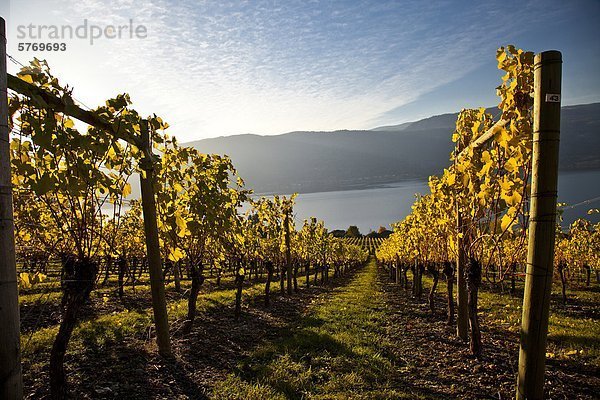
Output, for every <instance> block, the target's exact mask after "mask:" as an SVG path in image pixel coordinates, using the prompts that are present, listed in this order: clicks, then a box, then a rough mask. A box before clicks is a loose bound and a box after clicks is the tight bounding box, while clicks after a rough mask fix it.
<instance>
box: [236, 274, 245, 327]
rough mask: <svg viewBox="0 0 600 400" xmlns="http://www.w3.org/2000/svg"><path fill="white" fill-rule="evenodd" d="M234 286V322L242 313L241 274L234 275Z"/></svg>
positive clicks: (242, 278) (242, 283)
mask: <svg viewBox="0 0 600 400" xmlns="http://www.w3.org/2000/svg"><path fill="white" fill-rule="evenodd" d="M238 271H239V270H238ZM235 286H236V292H235V320H236V321H237V320H239V319H240V314H241V313H242V289H243V287H244V275H243V274H239V273H238V274H236V275H235Z"/></svg>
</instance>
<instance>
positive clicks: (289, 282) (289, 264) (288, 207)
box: [283, 200, 292, 294]
mask: <svg viewBox="0 0 600 400" xmlns="http://www.w3.org/2000/svg"><path fill="white" fill-rule="evenodd" d="M291 204H292V201H291V200H290V201H289V203H288V202H287V201H285V203H284V205H285V217H284V220H283V225H284V227H283V229H284V240H285V263H286V269H287V272H286V274H287V293H288V294H292V254H291V248H290V246H291V243H290V214H291V212H292V210H291Z"/></svg>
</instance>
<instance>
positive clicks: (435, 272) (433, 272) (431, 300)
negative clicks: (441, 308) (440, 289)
mask: <svg viewBox="0 0 600 400" xmlns="http://www.w3.org/2000/svg"><path fill="white" fill-rule="evenodd" d="M428 270H429V273H430V274H431V276H432V277H433V285H431V289H430V290H429V296H428V297H427V300H428V301H429V310H431V314H432V315H433V314H435V304H434V296H435V289H437V285H438V281H439V279H440V273H439V271H438V269H437V266H436V265H435V264H434V263H430V264H429V266H428Z"/></svg>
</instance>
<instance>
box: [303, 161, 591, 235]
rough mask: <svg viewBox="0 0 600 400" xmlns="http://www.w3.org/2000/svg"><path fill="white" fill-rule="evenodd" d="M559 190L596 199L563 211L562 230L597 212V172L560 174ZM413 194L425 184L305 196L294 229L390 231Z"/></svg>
mask: <svg viewBox="0 0 600 400" xmlns="http://www.w3.org/2000/svg"><path fill="white" fill-rule="evenodd" d="M558 186H559V187H558V199H559V201H560V202H564V203H568V204H570V205H575V204H577V203H580V202H583V201H586V200H589V199H595V200H594V201H592V202H589V203H587V204H582V205H579V206H577V207H575V208H572V209H567V210H565V212H564V214H563V217H564V220H565V221H564V223H563V226H566V225H568V224H570V223H571V222H572V221H574V220H575V219H577V218H579V217H583V216H586V213H587V211H588V210H589V209H590V208H600V171H584V172H563V173H561V174H560V176H559V182H558ZM416 193H420V194H426V193H429V187H428V186H427V182H425V181H407V182H399V183H394V184H389V185H386V186H385V187H379V188H374V189H362V190H344V191H338V192H322V193H306V194H300V195H298V197H297V199H296V206H295V207H294V211H295V214H296V219H297V225H299V224H300V223H301V221H302V220H303V219H305V218H309V217H311V216H316V217H317V218H319V219H322V220H323V221H325V225H326V226H327V227H328V228H329V229H347V228H348V226H350V225H356V226H358V228H359V229H360V231H361V232H362V233H368V232H369V231H370V230H376V229H377V228H379V226H385V227H388V228H389V225H390V224H391V223H393V222H396V221H399V220H401V219H403V218H404V217H405V216H406V215H408V214H409V213H410V207H411V205H412V204H413V202H414V199H415V194H416ZM587 217H588V218H589V219H591V220H592V221H594V222H598V221H599V220H600V216H599V215H598V214H596V215H593V216H587Z"/></svg>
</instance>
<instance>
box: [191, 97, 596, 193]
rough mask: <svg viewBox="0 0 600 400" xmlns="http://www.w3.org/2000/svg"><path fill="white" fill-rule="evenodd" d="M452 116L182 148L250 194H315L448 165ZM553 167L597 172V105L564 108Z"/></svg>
mask: <svg viewBox="0 0 600 400" xmlns="http://www.w3.org/2000/svg"><path fill="white" fill-rule="evenodd" d="M456 116H457V114H444V115H438V116H434V117H430V118H426V119H423V120H420V121H415V122H412V123H410V124H401V125H398V126H397V127H398V129H399V130H389V129H390V128H392V127H381V128H376V129H375V130H370V131H335V132H291V133H286V134H283V135H277V136H259V135H237V136H228V137H219V138H212V139H204V140H199V141H195V142H192V143H188V144H187V145H192V146H194V147H196V148H198V149H199V150H200V151H202V152H206V153H219V154H227V155H229V156H230V157H231V158H232V160H233V162H234V165H235V166H236V168H237V169H238V172H239V174H240V175H241V176H242V177H243V178H244V179H245V180H246V183H247V185H248V187H250V188H252V189H254V190H255V191H256V192H292V191H297V192H315V191H325V190H339V189H350V188H360V187H365V186H371V185H375V184H380V183H390V182H397V181H400V180H406V179H417V178H424V177H427V176H428V175H430V174H435V173H439V172H440V171H441V170H442V169H443V168H444V167H446V166H447V165H448V163H449V161H448V155H449V153H450V151H451V149H452V143H451V140H450V137H451V134H452V131H453V129H454V123H455V121H456ZM560 165H561V169H594V168H600V103H596V104H588V105H580V106H571V107H564V108H563V113H562V133H561V164H560Z"/></svg>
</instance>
